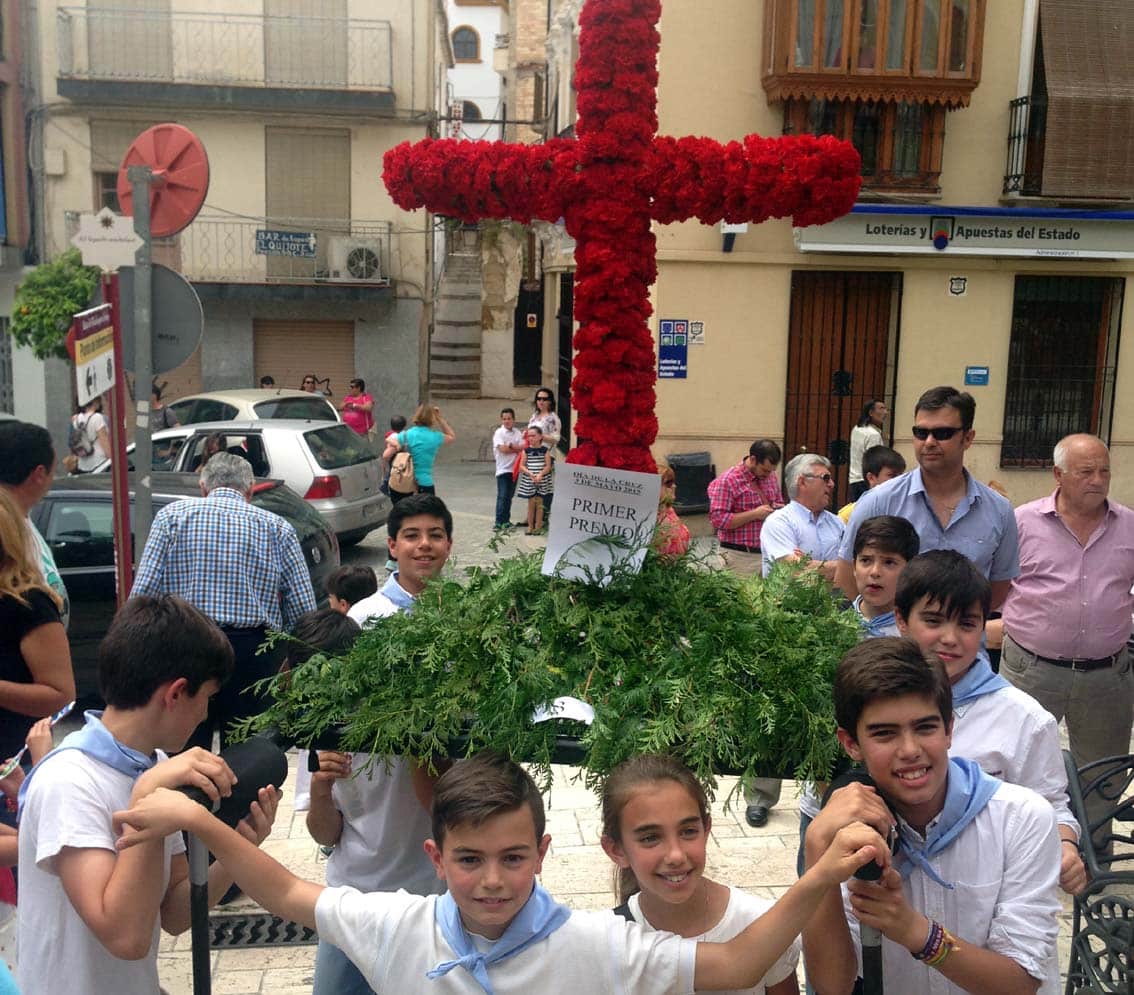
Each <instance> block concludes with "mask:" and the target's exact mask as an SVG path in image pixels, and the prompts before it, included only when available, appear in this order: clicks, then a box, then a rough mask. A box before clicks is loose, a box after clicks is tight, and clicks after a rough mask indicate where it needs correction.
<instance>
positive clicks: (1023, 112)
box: [1004, 96, 1047, 197]
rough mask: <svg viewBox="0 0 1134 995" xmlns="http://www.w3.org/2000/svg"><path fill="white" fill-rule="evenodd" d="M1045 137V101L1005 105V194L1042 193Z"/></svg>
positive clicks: (1033, 99)
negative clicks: (1006, 116)
mask: <svg viewBox="0 0 1134 995" xmlns="http://www.w3.org/2000/svg"><path fill="white" fill-rule="evenodd" d="M1046 138H1047V99H1046V98H1045V97H1042V96H1032V97H1018V98H1017V99H1015V100H1012V101H1010V102H1009V104H1008V163H1007V165H1006V166H1005V168H1004V193H1005V194H1020V195H1022V196H1024V197H1039V196H1042V194H1043V154H1044V146H1045V143H1046Z"/></svg>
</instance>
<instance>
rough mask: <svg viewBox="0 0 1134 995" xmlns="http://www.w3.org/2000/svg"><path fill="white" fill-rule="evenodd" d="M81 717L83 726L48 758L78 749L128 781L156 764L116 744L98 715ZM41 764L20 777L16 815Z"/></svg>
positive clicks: (142, 755)
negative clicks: (83, 720)
mask: <svg viewBox="0 0 1134 995" xmlns="http://www.w3.org/2000/svg"><path fill="white" fill-rule="evenodd" d="M83 718H85V719H86V720H87V724H86V725H85V726H83V728H82V729H77V730H75V732H73V733H70V734H69V735H68V736H67V737H66V738H65V739H64V740H63V742H62V743H60V744H59V745H58V746H57V747H55V749H54V750H52V751H51V753H50V754H48V756H51V755H53V754H55V753H58V752H59V751H60V750H82V751H83V753H85V754H86V755H87V756H89V757H94V759H95V760H98V761H100V762H101V763H104V764H106V766H107V767H111V768H113V769H114V770H116V771H118V772H119V773H121V774H126V775H127V776H128V777H130V778H137V777H139V776H140V775H142V774H144V773H145V772H146V771H147V770H149V769H150V768H151V767H152V766H153V765H154V764H156V763H157V757H156V756H149V757H147V756H146V755H145V754H144V753H139V752H138V751H137V750H132V749H130V747H128V746H124V745H123V744H122V743H120V742H118V740H116V739H115V738H114V736H112V735H111V733H110V730H109V729H107V728H106V726H104V725H103V724H102V712H84V713H83ZM46 759H47V757H44V760H46ZM42 763H43V761H42V760H41V761H40V763H38V764H36V765H35V766H34V767H33V768H32V769H31V771H30V772H29V773H28V776H27V777H25V778H24V783H23V784H21V785H20V797H19V815H23V812H24V802H25V800H26V799H27V794H28V785H29V784H31V782H32V778H33V777H34V776H35V772H36V771H37V770H39V767H40V764H42ZM17 819H18V816H17Z"/></svg>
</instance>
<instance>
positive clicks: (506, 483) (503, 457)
mask: <svg viewBox="0 0 1134 995" xmlns="http://www.w3.org/2000/svg"><path fill="white" fill-rule="evenodd" d="M523 451H524V435H523V433H522V432H521V431H520V430H519V429H518V428H516V412H515V411H514V410H512V408H502V409H501V410H500V427H499V428H498V429H497V430H496V431H495V432H494V433H493V434H492V455H493V456H495V457H496V524H495V525H494V526H493V527H494V528H495V529H497V530H499V529H508V528H511V527H512V522H511V514H512V495H514V494H515V493H516V478H515V477H513V476H512V465H513V464H514V463H515V462H516V454H517V453H522V452H523Z"/></svg>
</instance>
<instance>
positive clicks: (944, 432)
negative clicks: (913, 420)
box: [913, 425, 964, 442]
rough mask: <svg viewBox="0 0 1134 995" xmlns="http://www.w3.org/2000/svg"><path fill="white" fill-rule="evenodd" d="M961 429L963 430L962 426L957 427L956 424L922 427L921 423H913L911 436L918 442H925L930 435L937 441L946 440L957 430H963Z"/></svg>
mask: <svg viewBox="0 0 1134 995" xmlns="http://www.w3.org/2000/svg"><path fill="white" fill-rule="evenodd" d="M963 431H964V429H963V428H957V427H956V426H942V427H940V428H923V427H922V426H921V425H915V426H914V427H913V437H914V438H915V439H917V440H918V442H925V440H926V439H928V438H929V437H930V436H931V435H932V436H933V438H935V439H936V440H937V441H938V442H948V441H949V440H950V439H951V438H953V436H954V435H956V434H957V433H958V432H963Z"/></svg>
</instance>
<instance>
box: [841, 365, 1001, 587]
mask: <svg viewBox="0 0 1134 995" xmlns="http://www.w3.org/2000/svg"><path fill="white" fill-rule="evenodd" d="M975 417H976V401H974V400H973V398H972V395H971V394H967V393H961V392H960V391H958V390H957V389H956V388H955V387H933V388H931V389H930V390H927V391H926V392H925V393H924V394H922V395H921V397H920V398H918V402H917V405H916V406H915V408H914V426H913V436H914V440H913V449H914V456H915V457H916V458H917V463H918V465H917V469H915V470H913V471H911V472H910V473H906V474H903V475H902V476H900V477H896V478H895V479H894V480H890V481H887V482H886V483H884V484H881V485H880V486H878V487H875V488H874V489H873V490H871V491H867V492H866V493H865V494H864V495H863V496H862V497H861V498H860V499H859V501H858V503H857V504H856V505H855V508H854V514H852V515H851V520H850V522H849V524H848V525H847V529H846V532H845V533H844V535H843V542H842V546H841V547H840V549H839V568H838V572H837V574H836V582H837V584H838V585H839V587H841V588H842V589H843V591H845V592H846V593H847V594H848V596H850V597H853V596H854V593H855V581H854V555H853V553H852V550H853V549H854V538H855V536H856V535H857V534H858V527H859V526H860V525H861V524H862V523H863V522H865V521H866V520H867V519H868V518H873V517H874V516H875V515H897V516H898V517H900V518H905V519H906V520H907V521H909V522H910V523H911V524H912V525H913V527H914V528H915V529H916V530H917V534H918V538H919V540H920V542H921V551H922V552H923V553H925V552H928V551H929V550H931V549H952V550H956V551H957V552H958V553H962V554H963V555H965V556H967V557H968V558H969V559H970V560H972V561H973V563H975V564H976V566H977V569H979V570H980V571H981V573H983V574H984V575H985V576H986V577H987V578H988V579H989V581H990V582H991V584H992V607H993V608H996V607H998V606H999V605H1000V604H1001V602H1003V600H1004V598H1005V597H1006V596H1007V594H1008V588H1009V586H1010V585H1011V582H1012V578H1013V577H1015V576H1016V575H1017V574H1018V573H1019V572H1020V555H1019V541H1018V538H1017V534H1016V518H1015V515H1014V514H1013V512H1012V505H1011V504H1010V503H1009V502H1008V500H1007V499H1006V498H1004V497H1002V496H1001V495H999V494H997V493H996V491H994V490H992V488H990V487H987V486H985V485H984V484H982V483H981V482H980V481H979V480H977V479H976V478H974V477H973V476H972V474H970V473H969V472H968V470H966V469H965V451H966V450H967V449H968V448H969V446H971V445H972V444H973V437H974V436H975V434H976V433H975V432H974V431H973V420H974V418H975Z"/></svg>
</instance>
